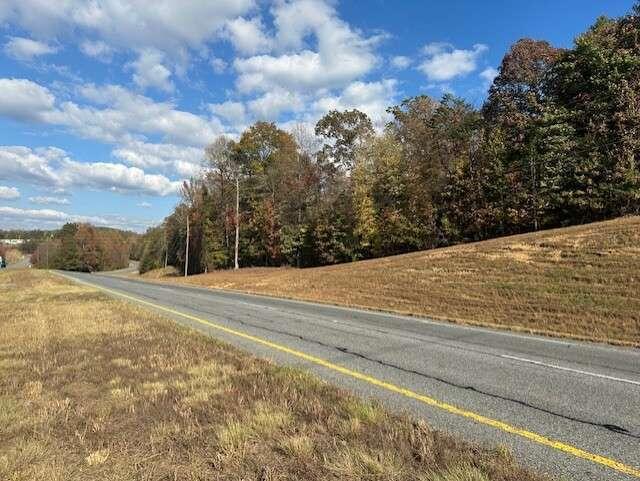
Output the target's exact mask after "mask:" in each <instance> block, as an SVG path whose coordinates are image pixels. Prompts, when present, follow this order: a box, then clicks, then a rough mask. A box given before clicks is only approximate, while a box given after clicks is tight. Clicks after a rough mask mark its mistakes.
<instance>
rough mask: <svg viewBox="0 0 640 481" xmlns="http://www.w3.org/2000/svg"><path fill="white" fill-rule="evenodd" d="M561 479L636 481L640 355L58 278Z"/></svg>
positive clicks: (296, 305)
mask: <svg viewBox="0 0 640 481" xmlns="http://www.w3.org/2000/svg"><path fill="white" fill-rule="evenodd" d="M64 275H65V276H67V277H70V278H73V279H76V280H78V281H81V282H86V283H90V284H92V285H94V286H97V287H99V288H101V289H106V292H107V293H109V294H110V295H114V296H120V297H122V296H124V297H125V298H126V299H127V300H129V301H132V302H140V303H142V304H143V305H146V306H148V307H150V308H153V309H156V310H158V311H159V312H161V313H163V314H164V315H166V316H168V317H170V318H172V319H174V320H175V321H177V322H180V323H182V324H186V325H189V326H192V327H194V328H196V329H199V330H200V331H203V332H205V333H207V334H209V335H212V336H214V337H216V338H219V339H223V340H225V341H228V342H230V343H232V344H234V345H236V346H239V347H241V348H243V349H245V350H247V351H250V352H252V353H254V354H257V355H259V356H261V357H267V358H270V359H273V360H275V361H276V362H278V363H281V364H288V365H296V366H300V367H303V368H305V369H309V370H311V371H313V372H315V373H316V374H318V375H319V376H321V377H322V378H324V379H326V380H328V381H330V382H332V383H334V384H338V385H340V386H342V387H346V388H348V389H350V390H352V391H354V392H356V393H358V394H361V395H365V396H370V397H376V398H378V399H380V400H382V401H383V402H384V403H385V404H386V405H387V406H389V407H391V408H392V409H395V410H401V411H410V412H411V413H412V414H413V415H414V416H420V417H423V418H425V419H426V420H428V422H429V423H430V424H431V425H432V426H434V427H436V428H438V429H442V430H446V431H449V432H454V433H458V434H460V435H462V436H463V437H465V438H466V439H470V440H474V441H477V442H480V443H484V444H491V445H496V444H504V445H507V446H509V447H510V448H511V449H512V451H513V452H514V453H515V454H516V456H517V458H518V459H520V460H521V461H522V462H523V463H525V464H526V465H529V466H531V467H533V468H534V469H537V470H538V471H541V472H549V473H550V474H552V475H555V476H562V478H563V479H570V480H574V479H575V480H629V479H640V350H637V349H625V348H617V347H612V346H605V345H597V344H588V343H580V342H572V341H564V340H558V339H550V338H541V337H535V336H528V335H522V334H516V333H510V332H501V331H494V330H488V329H481V328H475V327H465V326H458V325H453V324H446V323H439V322H433V321H429V320H422V319H415V318H411V317H405V316H397V315H390V314H382V313H376V312H369V311H363V310H357V309H348V308H340V307H333V306H327V305H320V304H313V303H307V302H297V301H289V300H283V299H275V298H269V297H263V296H253V295H247V294H239V293H234V292H225V291H216V290H207V289H201V288H195V287H183V286H172V285H167V284H153V283H146V282H141V281H138V280H133V279H127V278H117V277H108V276H101V275H89V274H80V273H64Z"/></svg>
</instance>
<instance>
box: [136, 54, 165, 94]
mask: <svg viewBox="0 0 640 481" xmlns="http://www.w3.org/2000/svg"><path fill="white" fill-rule="evenodd" d="M163 62H164V54H163V53H162V52H160V51H159V50H155V49H145V50H142V51H141V52H140V54H139V55H138V59H137V60H136V61H135V62H132V63H131V66H132V67H133V69H134V72H135V73H134V74H133V81H134V82H135V83H136V84H137V85H138V86H139V87H140V88H143V89H145V88H147V87H154V88H157V89H159V90H164V91H165V92H172V91H173V89H174V86H173V83H172V82H171V71H170V70H169V69H168V68H167V67H165V66H164V65H163V64H162V63H163Z"/></svg>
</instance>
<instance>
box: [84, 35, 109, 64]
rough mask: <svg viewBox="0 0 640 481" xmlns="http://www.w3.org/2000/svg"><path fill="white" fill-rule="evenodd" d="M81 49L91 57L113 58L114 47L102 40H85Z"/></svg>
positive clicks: (100, 58) (106, 59) (105, 59)
mask: <svg viewBox="0 0 640 481" xmlns="http://www.w3.org/2000/svg"><path fill="white" fill-rule="evenodd" d="M80 51H81V52H82V53H83V54H85V55H87V56H89V57H93V58H97V59H99V60H104V61H108V60H110V59H111V56H112V55H113V52H114V49H113V47H111V46H110V45H108V44H107V43H106V42H103V41H102V40H95V41H92V40H85V41H84V42H82V43H81V44H80Z"/></svg>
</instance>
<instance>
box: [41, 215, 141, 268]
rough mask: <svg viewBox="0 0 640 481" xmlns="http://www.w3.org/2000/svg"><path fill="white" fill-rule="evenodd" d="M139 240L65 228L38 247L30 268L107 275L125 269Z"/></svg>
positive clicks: (120, 233) (112, 231) (126, 234)
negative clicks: (98, 272)
mask: <svg viewBox="0 0 640 481" xmlns="http://www.w3.org/2000/svg"><path fill="white" fill-rule="evenodd" d="M139 237H140V236H139V235H137V234H134V233H133V232H125V231H121V230H117V229H111V228H106V227H94V226H92V225H90V224H75V223H69V224H65V225H64V226H63V227H62V228H61V229H60V230H59V231H53V232H51V234H50V238H49V239H47V240H45V241H43V242H41V243H40V244H38V246H37V248H36V250H35V252H34V253H33V254H32V255H31V264H32V265H33V266H34V267H38V268H42V269H61V270H67V271H82V272H95V271H109V270H115V269H122V268H124V267H127V266H128V265H129V258H130V257H131V254H132V251H133V250H134V249H135V244H136V241H137V240H138V238H139Z"/></svg>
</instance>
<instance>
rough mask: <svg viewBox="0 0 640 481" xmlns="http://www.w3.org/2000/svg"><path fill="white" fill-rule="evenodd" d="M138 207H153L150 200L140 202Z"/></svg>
mask: <svg viewBox="0 0 640 481" xmlns="http://www.w3.org/2000/svg"><path fill="white" fill-rule="evenodd" d="M138 207H142V208H143V209H151V207H152V205H151V204H150V203H149V202H140V203H139V204H138Z"/></svg>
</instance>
